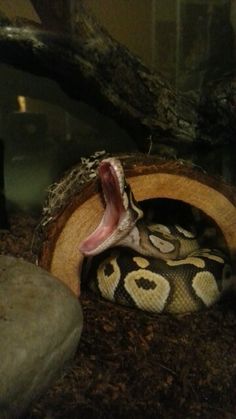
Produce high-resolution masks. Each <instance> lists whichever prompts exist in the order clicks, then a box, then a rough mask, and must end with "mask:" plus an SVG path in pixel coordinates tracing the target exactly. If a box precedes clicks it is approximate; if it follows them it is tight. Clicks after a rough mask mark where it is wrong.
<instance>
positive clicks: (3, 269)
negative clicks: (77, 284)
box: [0, 256, 83, 419]
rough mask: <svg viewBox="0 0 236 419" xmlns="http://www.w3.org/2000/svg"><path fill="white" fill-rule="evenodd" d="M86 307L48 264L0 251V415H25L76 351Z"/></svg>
mask: <svg viewBox="0 0 236 419" xmlns="http://www.w3.org/2000/svg"><path fill="white" fill-rule="evenodd" d="M82 321H83V320H82V311H81V307H80V304H79V302H78V300H77V298H76V297H75V296H74V294H73V293H72V292H71V291H70V290H69V288H67V286H66V285H64V284H63V283H62V282H61V281H60V280H58V279H57V278H54V277H53V276H51V275H50V274H49V273H48V272H46V271H44V270H43V269H41V268H39V267H37V266H35V265H33V264H31V263H28V262H25V261H23V260H22V259H17V258H13V257H10V256H0V418H1V419H2V418H13V417H19V416H20V415H22V414H23V413H24V412H25V411H26V410H27V408H28V407H29V405H30V404H31V403H32V402H33V401H34V400H35V399H36V398H38V397H39V396H40V395H41V394H42V393H43V392H44V391H45V390H46V388H47V387H48V386H49V385H50V384H51V383H52V381H53V380H54V379H55V378H57V377H58V376H59V374H60V372H61V371H62V369H64V368H65V366H66V365H67V364H68V362H69V361H70V360H71V359H72V357H73V356H74V354H75V351H76V348H77V345H78V342H79V338H80V334H81V329H82Z"/></svg>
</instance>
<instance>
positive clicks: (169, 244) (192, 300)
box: [80, 158, 231, 313]
mask: <svg viewBox="0 0 236 419" xmlns="http://www.w3.org/2000/svg"><path fill="white" fill-rule="evenodd" d="M98 176H99V178H100V181H101V186H102V192H103V197H104V203H105V211H104V215H103V218H102V220H101V222H100V224H99V225H98V227H97V228H96V230H95V231H94V232H93V233H92V234H91V235H89V236H88V237H87V238H86V239H85V240H84V241H83V242H82V243H81V245H80V251H81V252H82V253H83V254H84V255H85V256H87V257H89V258H91V257H92V263H91V269H90V271H89V278H91V282H90V287H91V288H92V289H93V290H94V291H96V292H98V293H99V295H101V296H102V297H104V298H105V299H108V300H110V301H114V302H117V303H120V304H124V305H128V306H133V307H136V308H139V309H142V310H145V311H149V312H155V313H161V312H171V313H185V312H192V311H196V310H199V309H201V308H203V307H210V306H211V305H212V304H213V303H215V302H216V301H217V300H218V299H219V298H220V296H221V294H222V292H223V291H224V290H225V289H227V288H229V286H230V285H231V267H230V263H229V259H228V257H227V256H226V255H225V254H224V253H223V252H222V251H221V250H219V249H213V248H212V249H209V248H203V247H199V244H198V239H197V238H196V236H195V234H194V233H193V232H191V231H188V230H186V229H185V228H183V227H181V226H180V225H171V226H169V225H163V224H148V223H146V222H145V218H144V214H143V211H142V209H141V207H140V206H139V204H138V203H137V202H136V200H135V198H134V195H133V193H132V191H131V188H130V186H129V184H128V183H127V182H126V179H125V174H124V170H123V166H122V164H121V162H120V160H118V159H116V158H107V159H104V160H102V161H101V162H100V165H99V168H98ZM95 255H99V256H96V257H94V256H95Z"/></svg>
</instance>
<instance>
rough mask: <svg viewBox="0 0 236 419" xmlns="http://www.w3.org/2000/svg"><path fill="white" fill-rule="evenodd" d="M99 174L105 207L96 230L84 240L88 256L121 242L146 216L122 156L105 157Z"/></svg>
mask: <svg viewBox="0 0 236 419" xmlns="http://www.w3.org/2000/svg"><path fill="white" fill-rule="evenodd" d="M98 176H99V179H100V181H101V185H102V191H103V197H104V202H105V211H104V215H103V217H102V220H101V222H100V224H99V225H98V227H97V228H96V230H95V231H94V232H93V233H92V234H91V235H90V236H88V237H87V238H86V239H85V240H84V241H83V242H82V243H81V244H80V251H81V252H82V253H83V254H84V255H85V256H94V255H97V254H99V253H101V252H103V251H104V250H106V249H108V248H109V247H114V246H116V245H118V244H119V243H120V242H121V241H122V239H124V238H125V237H126V236H128V235H129V234H130V232H131V231H132V230H133V228H134V226H135V224H136V223H137V221H138V220H139V219H140V218H142V217H143V212H142V210H141V209H140V208H139V207H138V204H137V202H136V201H135V199H134V196H133V193H132V191H131V189H130V187H129V185H128V184H127V182H126V180H125V174H124V169H123V166H122V164H121V162H120V160H118V159H116V158H108V159H104V160H102V161H101V163H100V165H99V168H98Z"/></svg>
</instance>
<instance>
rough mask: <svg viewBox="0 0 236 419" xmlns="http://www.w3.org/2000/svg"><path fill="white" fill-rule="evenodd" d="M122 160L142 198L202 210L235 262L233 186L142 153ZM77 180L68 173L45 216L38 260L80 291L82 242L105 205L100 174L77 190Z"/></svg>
mask: <svg viewBox="0 0 236 419" xmlns="http://www.w3.org/2000/svg"><path fill="white" fill-rule="evenodd" d="M120 158H121V160H122V162H123V165H124V167H125V172H126V176H127V179H128V182H129V183H130V185H131V187H132V190H133V192H134V195H135V198H136V199H137V200H138V201H146V200H148V199H154V198H167V199H171V200H178V201H182V202H183V203H187V204H190V205H191V206H193V207H196V208H198V209H200V210H201V211H203V213H204V214H206V215H207V216H208V217H209V218H210V219H211V220H213V222H214V223H215V224H216V226H218V228H219V230H220V231H221V233H222V234H223V237H224V239H225V242H226V245H227V247H228V249H229V253H230V255H231V258H232V260H233V261H234V260H235V255H236V235H235V225H236V194H235V190H234V189H233V188H232V187H230V186H227V185H226V184H225V183H224V182H222V181H220V180H219V179H214V178H212V177H209V176H207V175H206V174H205V173H203V172H202V171H199V170H198V169H196V168H192V167H191V166H189V165H186V164H182V163H180V162H166V161H160V160H158V159H157V158H155V157H150V156H149V157H147V156H144V155H136V156H126V157H122V156H121V157H120ZM73 170H74V173H75V169H73ZM73 178H74V175H73V176H71V175H70V174H68V175H67V178H66V182H65V183H66V184H67V193H66V195H65V199H63V200H62V201H61V205H60V206H57V208H56V210H55V208H53V206H51V209H50V212H49V213H48V214H47V221H46V222H45V219H44V222H43V223H42V225H41V234H40V235H39V238H40V240H39V241H38V243H39V247H38V249H37V253H39V255H40V256H39V264H40V265H41V266H42V267H44V268H46V269H48V270H49V271H51V273H52V274H53V275H55V276H57V277H59V278H60V279H62V281H64V282H65V283H66V284H67V285H68V286H69V287H70V288H71V289H72V290H73V291H74V292H75V293H76V294H78V295H79V293H80V290H79V277H80V272H81V267H82V263H83V256H82V254H81V253H80V251H79V244H80V242H81V241H82V240H83V239H85V237H87V236H88V234H90V233H91V232H92V231H93V230H94V229H95V227H96V226H97V225H98V223H99V221H100V219H101V217H102V214H103V211H104V206H103V202H102V199H101V194H100V191H99V184H98V182H97V179H96V178H95V179H93V180H90V181H88V182H85V183H84V184H83V185H80V189H77V190H75V183H74V182H73V180H72V179H73ZM70 179H71V187H70V185H69V180H70ZM76 187H77V188H78V185H77V186H76ZM68 191H69V192H68Z"/></svg>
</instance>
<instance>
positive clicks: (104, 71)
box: [0, 5, 236, 151]
mask: <svg viewBox="0 0 236 419" xmlns="http://www.w3.org/2000/svg"><path fill="white" fill-rule="evenodd" d="M74 22H75V23H74V26H73V34H68V33H64V34H61V35H60V34H58V33H56V32H54V33H50V32H48V31H46V30H44V29H45V28H44V27H43V26H42V27H40V26H37V27H34V26H30V25H29V24H28V25H27V24H26V23H27V22H25V21H24V22H23V25H22V23H21V24H12V23H10V22H8V23H6V19H4V20H3V21H2V27H1V29H0V57H1V58H0V59H1V61H2V62H4V63H8V64H11V65H14V66H16V67H17V68H20V69H23V70H27V71H30V72H32V73H34V74H38V75H42V76H45V77H49V78H52V79H53V80H56V81H57V82H58V83H59V84H60V86H61V87H62V89H63V90H64V91H65V92H66V93H67V94H69V95H70V96H71V97H73V98H75V99H78V100H82V101H85V102H86V103H88V104H90V105H92V106H94V107H96V108H97V109H99V110H100V111H101V112H103V113H104V114H106V115H108V116H109V117H112V118H113V119H115V120H116V121H117V122H118V123H119V124H120V125H121V126H122V127H123V128H125V129H126V130H127V132H128V133H129V134H130V135H131V136H132V138H133V139H134V140H135V142H136V143H137V145H138V147H139V149H140V150H143V151H144V150H146V149H147V148H148V147H149V145H150V138H151V140H152V142H153V144H155V143H159V142H162V143H174V144H178V145H179V146H180V145H181V144H183V145H185V146H186V145H187V146H189V145H192V144H197V145H199V144H202V143H205V144H209V145H215V144H218V143H221V144H222V143H225V142H226V143H227V142H231V141H232V135H233V134H235V131H236V126H235V117H234V116H235V97H236V94H235V93H236V89H235V77H234V76H233V75H232V76H230V78H229V79H227V80H228V81H227V83H225V86H224V88H223V85H222V82H217V86H218V85H220V86H221V89H218V90H217V89H216V85H214V86H213V87H212V88H211V89H208V88H207V89H206V94H205V93H204V92H203V96H202V94H201V95H200V93H199V92H198V93H196V94H195V95H189V94H182V93H181V92H177V91H175V90H174V89H173V88H172V87H171V86H170V85H169V83H168V82H167V81H166V80H164V78H163V77H162V76H161V75H159V74H157V73H153V72H151V71H150V70H149V69H148V68H147V67H146V66H145V65H143V64H142V62H141V61H140V60H139V59H138V58H137V57H135V56H134V55H133V54H131V53H130V52H129V51H128V50H127V49H126V48H125V47H124V46H122V45H120V44H119V43H118V42H116V41H115V40H114V39H112V38H111V37H110V35H109V34H108V33H107V32H106V31H105V30H104V29H102V28H101V27H100V26H99V25H98V24H97V23H96V22H95V20H94V19H93V18H92V17H91V16H88V15H87V14H86V13H85V11H84V9H83V7H82V5H80V6H78V11H77V14H76V16H75V17H74ZM222 89H223V92H224V94H223V96H222ZM216 91H219V94H218V95H216ZM209 107H210V111H209ZM222 111H223V114H224V118H222Z"/></svg>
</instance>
